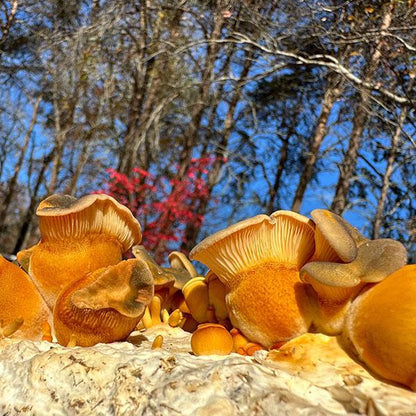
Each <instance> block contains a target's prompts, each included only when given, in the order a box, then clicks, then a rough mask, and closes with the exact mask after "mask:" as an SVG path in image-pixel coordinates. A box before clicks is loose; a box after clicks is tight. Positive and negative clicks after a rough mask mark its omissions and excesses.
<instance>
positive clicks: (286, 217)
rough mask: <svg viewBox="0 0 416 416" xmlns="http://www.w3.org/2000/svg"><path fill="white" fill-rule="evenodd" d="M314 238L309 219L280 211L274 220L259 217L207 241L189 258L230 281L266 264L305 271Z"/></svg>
mask: <svg viewBox="0 0 416 416" xmlns="http://www.w3.org/2000/svg"><path fill="white" fill-rule="evenodd" d="M313 234H314V224H313V222H312V221H311V220H309V219H308V218H306V217H304V216H302V215H300V214H297V213H294V212H290V211H276V212H275V213H273V214H272V215H271V216H270V217H269V216H267V215H257V216H255V217H253V218H249V219H247V220H244V221H240V222H238V223H236V224H234V225H232V226H230V227H228V228H226V229H225V230H221V231H219V232H217V233H215V234H213V235H211V236H209V237H207V238H206V239H205V240H203V241H202V242H201V243H199V244H198V245H197V246H196V247H194V249H193V250H192V251H191V252H190V254H189V257H190V258H191V259H192V260H198V261H200V262H201V263H204V264H205V265H207V266H208V267H209V268H210V269H211V270H212V271H213V273H215V274H216V275H217V276H218V277H219V278H220V279H221V280H223V281H229V280H231V279H232V277H233V276H235V275H237V274H238V273H239V272H241V271H243V270H247V269H248V268H251V267H253V266H256V265H258V264H261V263H264V262H265V261H274V262H279V263H284V264H287V265H294V266H296V267H302V266H303V264H305V263H306V261H307V260H308V259H309V258H310V257H311V256H312V254H313V251H314V243H313Z"/></svg>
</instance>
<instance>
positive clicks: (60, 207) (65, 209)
mask: <svg viewBox="0 0 416 416" xmlns="http://www.w3.org/2000/svg"><path fill="white" fill-rule="evenodd" d="M36 215H38V216H39V229H40V232H41V234H42V239H43V240H44V241H47V240H49V239H52V240H63V239H67V238H83V237H84V236H85V235H87V234H104V235H110V236H113V237H115V238H116V239H117V240H118V241H119V243H120V245H121V247H122V250H123V251H127V250H128V249H129V248H130V247H131V246H132V245H133V244H137V243H140V241H141V238H142V234H141V227H140V224H139V222H138V221H137V220H136V219H135V218H134V216H133V214H132V213H131V211H130V210H129V209H128V208H126V207H125V206H124V205H121V204H120V203H118V202H117V201H116V200H115V199H114V198H112V197H111V196H108V195H104V194H94V195H86V196H84V197H82V198H80V199H76V198H74V197H72V196H69V195H60V194H56V195H51V196H50V197H48V198H46V199H45V200H43V201H42V202H41V203H40V204H39V207H38V209H37V211H36Z"/></svg>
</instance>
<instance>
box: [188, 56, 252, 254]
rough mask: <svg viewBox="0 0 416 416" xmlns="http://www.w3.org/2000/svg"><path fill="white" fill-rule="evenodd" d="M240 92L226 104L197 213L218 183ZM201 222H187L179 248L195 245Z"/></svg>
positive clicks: (244, 74) (203, 209)
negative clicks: (222, 127) (203, 196)
mask: <svg viewBox="0 0 416 416" xmlns="http://www.w3.org/2000/svg"><path fill="white" fill-rule="evenodd" d="M252 57H253V55H252V53H251V52H249V53H248V54H247V55H246V58H245V60H244V64H243V69H242V71H241V74H240V79H241V80H244V79H245V78H246V77H247V75H248V73H249V71H250V67H251V65H252V62H253V61H252ZM240 92H241V88H240V87H239V86H237V87H236V89H235V90H234V93H233V96H232V98H231V101H230V104H229V106H228V111H227V114H226V117H225V120H224V129H223V131H222V134H221V141H220V143H219V144H218V148H217V151H216V157H217V159H216V160H215V161H214V164H213V166H212V167H211V169H210V171H209V174H208V180H207V188H208V189H207V196H206V198H205V199H203V200H201V201H195V202H197V206H196V207H195V208H194V210H195V211H196V212H197V213H198V215H201V216H205V214H206V212H207V208H208V204H209V202H210V200H211V195H212V192H213V190H214V187H215V185H216V184H217V183H218V179H219V176H220V172H221V168H222V166H223V164H224V161H223V159H224V158H225V157H226V149H227V147H228V141H229V139H230V135H231V132H232V130H233V127H234V124H235V121H234V117H235V111H236V108H237V104H238V101H239V99H240ZM201 226H202V224H199V223H198V224H191V223H189V224H187V226H186V230H185V242H184V243H183V244H182V246H181V249H182V250H184V251H189V250H190V249H191V248H192V247H194V246H195V244H196V241H197V239H198V235H199V232H200V230H201Z"/></svg>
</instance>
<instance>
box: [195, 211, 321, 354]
mask: <svg viewBox="0 0 416 416" xmlns="http://www.w3.org/2000/svg"><path fill="white" fill-rule="evenodd" d="M313 236H314V224H313V222H312V221H311V220H309V219H308V218H306V217H304V216H302V215H299V214H296V213H293V212H289V211H277V212H275V213H273V214H272V215H271V216H270V217H269V216H267V215H258V216H256V217H253V218H250V219H247V220H245V221H241V222H239V223H237V224H234V225H232V226H231V227H229V228H227V229H225V230H222V231H219V232H217V233H216V234H214V235H212V236H210V237H208V238H206V239H205V240H203V241H202V242H201V243H200V244H198V245H197V246H196V247H195V248H194V249H193V250H192V251H191V253H190V258H191V259H194V260H198V261H200V262H202V263H204V264H205V265H206V266H208V267H209V269H210V270H212V272H213V273H214V274H215V275H216V276H218V278H219V279H220V281H221V282H222V283H223V284H224V285H225V287H226V291H227V295H226V304H227V309H228V311H229V314H230V319H231V323H232V324H233V326H234V327H235V328H238V329H239V330H240V331H241V332H242V333H243V334H244V335H245V336H246V337H247V338H248V339H249V340H251V341H253V342H256V343H258V344H261V345H263V346H265V347H267V348H268V347H270V346H272V345H274V344H277V343H278V342H281V341H286V340H288V339H291V338H293V337H295V336H297V335H300V334H302V333H304V332H306V331H307V330H308V327H309V325H310V323H311V318H312V316H311V312H310V310H309V308H310V305H309V300H308V297H307V294H306V292H305V286H306V285H304V284H303V283H301V281H300V279H299V270H300V268H301V267H302V266H303V265H304V264H305V263H306V262H307V261H308V259H309V258H310V257H311V256H312V254H313V252H314V238H313Z"/></svg>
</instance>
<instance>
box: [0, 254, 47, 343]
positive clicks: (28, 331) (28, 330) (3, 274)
mask: <svg viewBox="0 0 416 416" xmlns="http://www.w3.org/2000/svg"><path fill="white" fill-rule="evenodd" d="M20 318H22V320H23V322H21V319H20ZM48 321H51V313H50V310H49V309H48V307H47V306H46V304H45V302H44V301H43V299H42V297H41V296H40V294H39V292H38V290H37V289H36V287H35V285H34V284H33V282H32V281H31V280H30V278H29V276H28V275H27V274H26V273H25V272H24V271H23V270H22V269H20V268H19V267H18V266H16V265H15V264H13V263H11V262H9V261H7V260H6V259H5V258H4V257H3V256H0V322H3V325H4V326H5V327H7V330H6V328H4V331H5V333H6V332H7V334H8V336H12V337H15V338H25V339H31V340H40V339H42V334H43V332H42V328H44V323H45V322H48ZM19 323H20V325H19ZM10 325H11V326H10ZM12 329H15V331H12ZM10 331H12V332H14V333H10Z"/></svg>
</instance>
